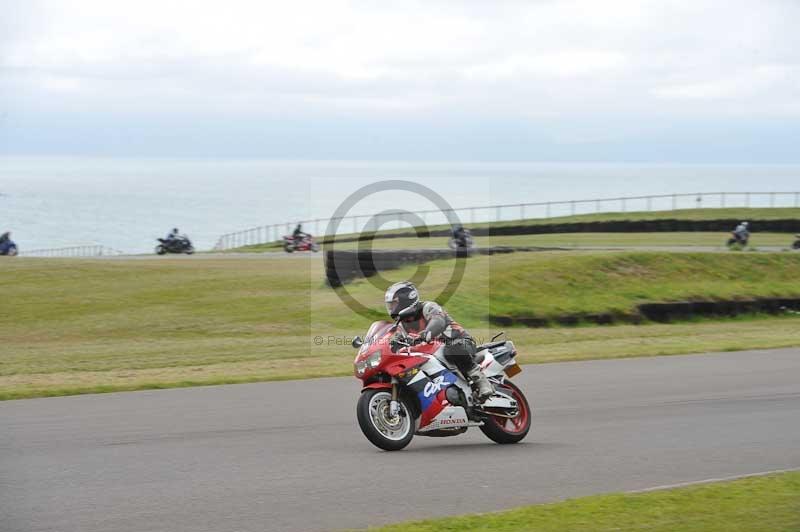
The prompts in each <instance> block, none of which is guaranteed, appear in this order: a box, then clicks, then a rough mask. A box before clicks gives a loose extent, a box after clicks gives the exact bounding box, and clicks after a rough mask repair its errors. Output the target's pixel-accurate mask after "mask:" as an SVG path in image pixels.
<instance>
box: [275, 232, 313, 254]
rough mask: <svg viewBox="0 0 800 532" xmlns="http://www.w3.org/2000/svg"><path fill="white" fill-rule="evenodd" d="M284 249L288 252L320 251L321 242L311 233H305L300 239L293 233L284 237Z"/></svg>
mask: <svg viewBox="0 0 800 532" xmlns="http://www.w3.org/2000/svg"><path fill="white" fill-rule="evenodd" d="M283 250H284V251H285V252H286V253H292V252H294V251H313V252H314V253H316V252H317V251H319V244H317V243H316V242H315V241H314V237H313V236H311V235H305V236H303V237H302V238H300V240H299V241H298V240H296V239H295V238H294V236H293V235H286V236H284V237H283Z"/></svg>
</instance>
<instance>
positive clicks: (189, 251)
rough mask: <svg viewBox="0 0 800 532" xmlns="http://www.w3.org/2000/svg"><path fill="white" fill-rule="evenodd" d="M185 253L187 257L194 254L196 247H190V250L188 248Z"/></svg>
mask: <svg viewBox="0 0 800 532" xmlns="http://www.w3.org/2000/svg"><path fill="white" fill-rule="evenodd" d="M185 253H186V254H187V255H191V254H192V253H194V247H193V246H189V247H188V248H186V251H185Z"/></svg>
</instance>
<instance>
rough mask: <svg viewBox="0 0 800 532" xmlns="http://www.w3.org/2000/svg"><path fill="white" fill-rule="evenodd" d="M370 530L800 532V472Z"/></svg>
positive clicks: (576, 500)
mask: <svg viewBox="0 0 800 532" xmlns="http://www.w3.org/2000/svg"><path fill="white" fill-rule="evenodd" d="M370 530H374V531H376V532H406V531H412V530H413V531H414V532H426V531H431V532H433V531H437V532H438V531H442V530H453V531H465V530H481V531H485V532H517V531H524V530H531V531H533V530H536V531H559V532H560V531H563V530H570V531H574V532H578V531H587V532H600V531H611V530H623V531H627V530H652V531H654V532H695V531H697V532H701V531H702V532H734V531H742V532H744V531H747V532H753V531H759V530H761V531H765V532H766V531H769V532H794V531H797V530H800V473H797V472H792V473H782V474H775V475H768V476H763V477H751V478H744V479H740V480H734V481H730V482H718V483H713V484H703V485H697V486H691V487H684V488H677V489H671V490H663V491H653V492H647V493H634V494H613V495H598V496H593V497H583V498H579V499H572V500H568V501H564V502H559V503H554V504H542V505H537V506H526V507H523V508H518V509H515V510H510V511H506V512H498V513H491V514H482V515H472V516H464V517H448V518H445V519H433V520H427V521H415V522H410V523H406V524H399V525H393V526H388V527H383V528H374V529H370Z"/></svg>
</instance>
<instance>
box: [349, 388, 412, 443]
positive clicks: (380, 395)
mask: <svg viewBox="0 0 800 532" xmlns="http://www.w3.org/2000/svg"><path fill="white" fill-rule="evenodd" d="M391 400H392V394H391V393H389V392H388V391H386V390H366V391H365V392H363V393H362V394H361V397H359V398H358V404H357V405H356V417H357V418H358V426H359V427H361V432H363V433H364V436H366V437H367V439H368V440H369V441H370V442H372V444H373V445H374V446H376V447H379V448H381V449H383V450H384V451H399V450H400V449H402V448H404V447H405V446H406V445H408V444H409V443H411V439H412V438H413V437H414V430H415V422H414V418H413V417H412V414H411V412H412V410H411V409H410V408H409V407H408V405H407V404H406V402H405V401H404V400H403V399H402V398H401V399H398V401H399V403H400V411H399V413H398V414H397V415H396V416H394V417H392V416H391V415H390V413H389V404H390V402H391Z"/></svg>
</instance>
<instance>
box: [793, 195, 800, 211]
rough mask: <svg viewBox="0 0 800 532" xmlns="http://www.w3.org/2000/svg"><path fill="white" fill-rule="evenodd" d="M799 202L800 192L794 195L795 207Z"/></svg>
mask: <svg viewBox="0 0 800 532" xmlns="http://www.w3.org/2000/svg"><path fill="white" fill-rule="evenodd" d="M798 202H800V192H795V193H794V206H795V207H797V205H798Z"/></svg>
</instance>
